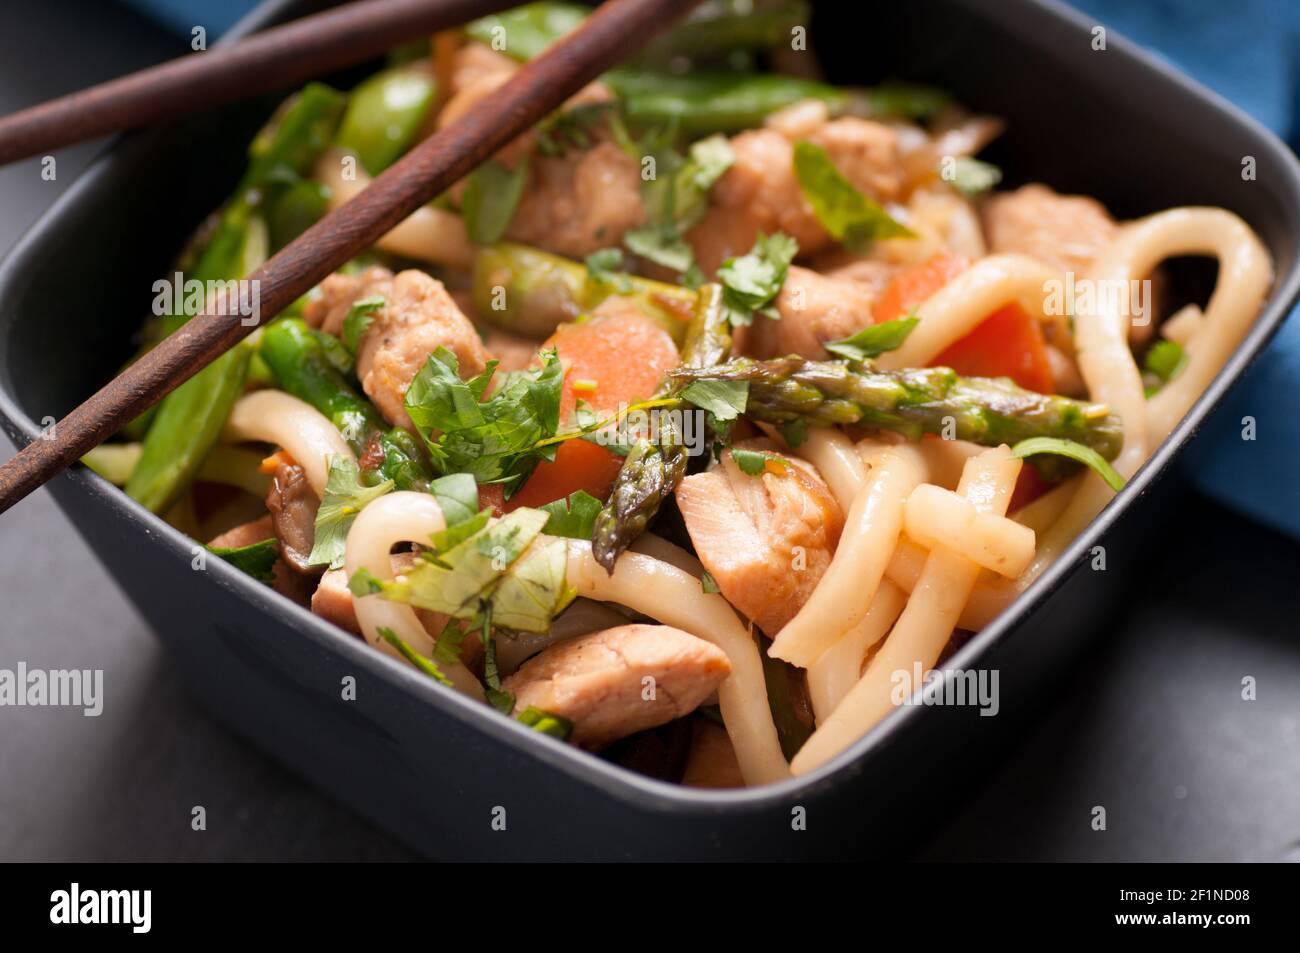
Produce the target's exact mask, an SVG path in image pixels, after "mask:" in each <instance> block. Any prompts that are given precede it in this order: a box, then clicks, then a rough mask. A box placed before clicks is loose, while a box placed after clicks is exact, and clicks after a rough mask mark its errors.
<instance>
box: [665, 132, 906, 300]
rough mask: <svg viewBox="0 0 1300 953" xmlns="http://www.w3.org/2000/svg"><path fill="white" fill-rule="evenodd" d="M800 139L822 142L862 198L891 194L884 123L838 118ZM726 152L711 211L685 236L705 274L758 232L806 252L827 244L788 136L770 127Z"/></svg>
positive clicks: (894, 160) (891, 164)
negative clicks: (728, 158)
mask: <svg viewBox="0 0 1300 953" xmlns="http://www.w3.org/2000/svg"><path fill="white" fill-rule="evenodd" d="M806 126H807V124H806V123H804V124H803V125H802V126H801V127H800V128H801V131H802V129H803V128H805V127H806ZM804 138H807V139H808V140H809V141H810V142H813V143H815V144H817V145H819V146H821V147H823V148H824V149H825V150H826V151H827V154H828V155H829V156H830V158H831V161H833V162H834V163H835V166H836V168H838V169H839V170H840V172H841V173H842V174H843V175H844V177H845V178H847V179H848V180H849V181H850V182H852V183H853V184H854V185H855V186H857V187H858V188H859V189H861V190H862V191H863V192H864V193H866V194H867V195H869V196H871V197H872V198H874V199H876V200H877V201H882V202H883V201H888V200H890V199H892V198H894V197H895V196H896V195H897V193H898V189H899V184H900V181H901V170H900V168H899V165H898V148H897V142H896V139H895V136H894V133H893V131H892V130H891V129H889V127H887V126H883V125H881V124H880V123H876V122H871V121H870V120H866V119H855V118H845V119H836V120H834V121H832V122H828V123H825V124H823V125H821V126H820V127H818V128H817V129H815V130H813V131H811V132H808V134H807V135H806V136H804ZM731 150H732V152H733V153H734V155H735V162H734V163H733V164H732V166H731V168H729V169H728V170H727V172H726V174H724V175H723V176H722V178H721V179H719V180H718V182H717V184H715V185H714V186H713V190H712V193H711V194H710V197H709V210H708V211H707V212H706V213H705V215H704V218H703V219H702V220H701V221H700V223H699V224H698V225H696V226H695V227H694V228H693V229H691V231H690V232H689V233H688V235H687V240H688V241H689V242H690V243H691V246H692V247H693V248H694V249H695V256H696V259H697V260H698V261H699V263H700V267H701V268H702V269H704V272H705V274H709V275H711V274H713V272H714V271H715V270H716V269H717V267H718V266H719V265H720V264H722V262H723V261H725V260H726V259H728V258H730V257H732V256H735V255H743V254H745V253H746V252H747V251H749V249H750V248H751V247H752V246H753V244H754V240H755V239H756V238H757V237H758V233H759V232H763V233H764V234H768V235H770V234H772V233H773V232H777V231H782V232H785V233H786V234H788V235H791V236H792V237H793V238H794V239H795V240H796V241H798V243H799V251H800V254H801V255H805V256H806V255H812V254H816V253H817V252H818V251H820V250H822V249H824V248H827V247H829V246H830V244H831V241H832V240H831V237H830V235H828V234H827V233H826V230H825V229H823V228H822V227H821V225H820V224H819V223H818V221H817V219H816V217H815V216H814V215H813V210H812V207H811V206H810V205H809V204H808V203H807V201H805V200H804V197H803V192H802V191H801V190H800V188H799V182H798V180H797V179H796V178H795V174H794V144H793V143H792V142H791V140H790V139H789V138H787V137H786V136H785V135H782V133H781V132H778V131H777V130H775V129H751V130H748V131H746V132H742V133H740V135H738V136H735V137H733V138H732V140H731Z"/></svg>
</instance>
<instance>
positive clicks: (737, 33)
mask: <svg viewBox="0 0 1300 953" xmlns="http://www.w3.org/2000/svg"><path fill="white" fill-rule="evenodd" d="M810 16H811V13H810V11H809V7H808V4H807V3H805V2H804V0H775V2H772V3H767V4H762V5H759V4H755V3H754V2H753V0H708V2H706V3H702V4H700V5H699V6H698V7H696V8H695V10H693V11H692V12H691V15H690V16H689V17H687V18H686V19H685V20H684V21H683V22H682V23H681V25H680V26H677V27H675V28H673V29H672V30H670V31H669V32H668V33H666V34H664V35H663V36H662V37H660V38H659V39H657V40H655V41H654V42H652V43H651V44H650V45H649V46H648V47H646V49H645V52H643V53H642V54H641V55H640V56H639V57H637V60H636V62H637V63H638V64H639V65H642V66H651V67H658V68H664V67H667V66H668V65H669V64H670V63H672V61H673V60H675V59H678V58H679V57H686V58H688V59H691V60H697V61H698V60H702V59H717V58H720V57H724V56H728V55H730V54H733V53H736V52H738V51H739V52H746V53H753V52H759V51H761V50H769V49H772V48H773V47H775V46H777V45H779V44H781V43H786V42H789V39H790V29H791V28H792V27H794V26H798V25H803V26H807V24H808V20H809V17H810Z"/></svg>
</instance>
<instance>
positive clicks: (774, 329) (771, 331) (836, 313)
mask: <svg viewBox="0 0 1300 953" xmlns="http://www.w3.org/2000/svg"><path fill="white" fill-rule="evenodd" d="M875 299H876V295H875V292H874V291H873V290H872V287H871V285H869V284H867V283H866V282H862V281H853V280H850V279H845V278H830V277H826V276H824V275H819V274H817V272H815V271H809V270H808V269H807V268H800V267H798V266H792V267H791V268H790V272H789V274H788V276H787V277H786V279H785V285H784V287H782V289H781V293H780V294H779V295H777V298H776V309H777V312H778V313H779V314H780V318H779V319H776V320H773V319H772V318H768V317H764V316H762V315H758V316H756V317H755V319H754V323H753V325H752V326H751V328H750V332H751V333H750V335H749V337H748V339H747V341H746V345H745V346H746V350H747V351H748V352H749V353H750V354H751V355H753V356H754V357H759V358H769V357H784V356H785V355H787V354H800V355H802V356H804V357H807V358H812V359H813V360H818V361H819V360H824V359H825V358H827V357H829V356H830V355H829V354H828V352H827V351H826V349H825V348H824V347H822V345H823V344H824V343H825V342H826V341H834V340H836V339H838V338H843V337H848V336H849V335H850V334H853V333H854V332H855V331H858V330H860V329H862V328H864V327H866V326H867V325H868V324H871V322H872V318H871V307H872V305H873V304H874V303H875Z"/></svg>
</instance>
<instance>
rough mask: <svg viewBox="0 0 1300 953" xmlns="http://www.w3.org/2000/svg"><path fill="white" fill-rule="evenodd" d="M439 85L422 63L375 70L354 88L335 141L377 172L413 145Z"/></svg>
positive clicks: (373, 173)
mask: <svg viewBox="0 0 1300 953" xmlns="http://www.w3.org/2000/svg"><path fill="white" fill-rule="evenodd" d="M437 88H438V85H437V83H436V82H435V81H434V79H433V77H432V76H430V75H429V74H428V73H427V72H426V71H424V70H423V69H420V68H417V67H411V66H398V67H394V68H392V69H387V70H384V71H383V72H380V73H376V74H375V75H374V76H371V77H370V78H369V79H366V80H364V81H363V82H362V83H361V84H360V85H358V86H357V88H356V89H354V90H353V91H352V98H351V100H350V101H349V102H348V108H347V111H346V112H345V113H344V114H343V121H342V123H341V124H340V125H339V130H338V134H337V136H336V137H335V144H336V145H338V146H341V147H342V148H344V149H349V150H351V151H352V152H353V153H355V154H356V156H357V159H358V160H359V161H360V162H361V165H362V166H363V167H364V168H365V170H366V171H367V172H369V173H370V174H371V175H378V174H379V173H380V172H383V171H384V170H385V169H387V168H388V167H389V166H390V165H392V164H393V163H394V162H395V161H397V159H398V157H399V156H401V155H402V153H404V152H405V151H406V150H407V149H408V148H410V145H411V143H412V142H413V141H414V140H415V136H416V134H417V133H418V132H419V131H420V128H421V127H422V126H423V125H424V120H425V118H426V117H427V116H428V115H429V109H430V107H431V106H432V105H433V100H434V95H435V93H436V92H437Z"/></svg>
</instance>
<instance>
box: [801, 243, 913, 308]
mask: <svg viewBox="0 0 1300 953" xmlns="http://www.w3.org/2000/svg"><path fill="white" fill-rule="evenodd" d="M812 268H813V270H814V271H816V272H819V273H821V274H822V275H825V276H826V277H827V278H839V279H842V280H845V281H857V282H860V283H861V284H864V285H866V286H867V287H868V288H870V289H871V293H872V295H873V296H876V297H878V296H880V295H881V294H882V293H883V292H884V290H885V288H887V287H888V286H889V283H890V282H891V281H893V280H894V275H896V274H898V266H897V265H892V264H890V263H889V262H887V261H877V260H876V259H874V258H862V257H860V256H858V255H855V254H853V253H852V252H848V251H845V250H842V249H841V250H836V251H834V252H831V253H828V254H825V255H822V256H821V257H820V258H818V259H817V260H816V261H815V262H813V264H812Z"/></svg>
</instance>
